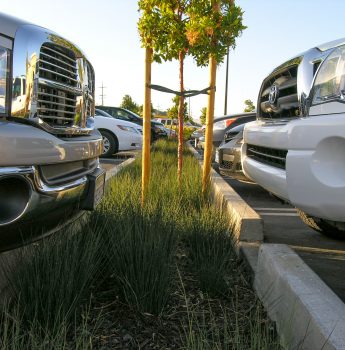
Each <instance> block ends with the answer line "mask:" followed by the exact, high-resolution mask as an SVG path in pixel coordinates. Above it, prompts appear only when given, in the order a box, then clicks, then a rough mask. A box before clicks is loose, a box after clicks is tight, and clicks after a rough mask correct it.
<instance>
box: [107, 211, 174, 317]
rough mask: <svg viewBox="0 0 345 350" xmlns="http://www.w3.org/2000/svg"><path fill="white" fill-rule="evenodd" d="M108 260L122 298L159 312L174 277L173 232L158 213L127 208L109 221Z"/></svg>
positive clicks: (139, 309)
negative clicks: (148, 214) (122, 213)
mask: <svg viewBox="0 0 345 350" xmlns="http://www.w3.org/2000/svg"><path fill="white" fill-rule="evenodd" d="M107 238H108V242H109V243H108V264H109V268H110V274H111V275H112V276H113V277H114V280H115V283H116V285H117V287H118V290H119V291H120V295H121V296H122V298H123V300H124V301H126V302H127V303H128V304H129V305H131V306H132V307H135V309H137V310H138V311H140V312H143V313H144V312H145V313H150V314H160V313H161V312H162V310H163V309H164V307H165V305H166V303H167V301H168V299H169V296H170V293H171V282H172V280H173V275H174V270H173V258H174V253H175V244H176V236H175V235H174V232H173V230H172V228H171V227H167V226H166V225H165V224H164V222H162V220H161V218H160V217H159V215H157V216H156V217H154V216H149V217H148V216H145V215H142V214H141V213H140V212H138V211H136V210H135V209H133V208H132V209H130V208H128V211H127V212H126V216H125V215H123V216H122V217H120V218H119V217H113V218H112V220H110V221H109V222H108V237H107Z"/></svg>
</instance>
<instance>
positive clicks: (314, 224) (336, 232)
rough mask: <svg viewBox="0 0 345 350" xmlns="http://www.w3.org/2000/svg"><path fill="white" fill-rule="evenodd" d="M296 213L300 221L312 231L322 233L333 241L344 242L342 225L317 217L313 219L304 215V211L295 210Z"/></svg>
mask: <svg viewBox="0 0 345 350" xmlns="http://www.w3.org/2000/svg"><path fill="white" fill-rule="evenodd" d="M297 212H298V214H299V216H300V218H301V219H302V221H303V222H304V223H305V224H306V225H308V226H309V227H311V228H312V229H313V230H315V231H317V232H320V233H322V234H323V235H325V236H327V237H331V238H335V239H341V240H345V225H344V223H337V222H335V221H334V222H333V221H327V220H324V219H320V218H317V217H313V216H310V215H308V214H307V213H305V212H304V211H302V210H300V209H297Z"/></svg>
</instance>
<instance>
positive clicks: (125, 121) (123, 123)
mask: <svg viewBox="0 0 345 350" xmlns="http://www.w3.org/2000/svg"><path fill="white" fill-rule="evenodd" d="M95 118H107V119H109V120H113V121H114V122H115V123H116V124H119V125H124V126H131V127H132V128H135V129H139V128H142V126H141V125H138V124H136V123H132V122H128V121H127V120H123V119H118V118H113V117H112V116H111V115H110V118H109V117H106V116H104V115H101V114H95Z"/></svg>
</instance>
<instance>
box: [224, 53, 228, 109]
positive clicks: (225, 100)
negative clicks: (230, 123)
mask: <svg viewBox="0 0 345 350" xmlns="http://www.w3.org/2000/svg"><path fill="white" fill-rule="evenodd" d="M228 77H229V49H228V52H227V54H226V76H225V99H224V115H227V114H228Z"/></svg>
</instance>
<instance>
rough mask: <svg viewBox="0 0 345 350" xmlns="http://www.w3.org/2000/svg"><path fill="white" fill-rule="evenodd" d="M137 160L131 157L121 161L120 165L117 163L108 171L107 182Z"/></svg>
mask: <svg viewBox="0 0 345 350" xmlns="http://www.w3.org/2000/svg"><path fill="white" fill-rule="evenodd" d="M134 161H135V158H129V159H127V160H125V161H124V162H122V163H120V164H119V165H116V166H115V167H114V168H113V169H111V170H110V171H107V173H106V175H105V182H106V183H107V182H108V181H109V180H110V179H111V178H112V177H113V176H115V175H116V174H117V173H118V172H119V171H120V170H122V169H123V168H125V167H126V166H128V165H130V164H132V163H133V162H134Z"/></svg>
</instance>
